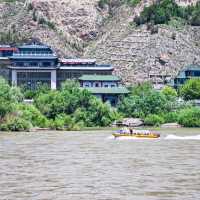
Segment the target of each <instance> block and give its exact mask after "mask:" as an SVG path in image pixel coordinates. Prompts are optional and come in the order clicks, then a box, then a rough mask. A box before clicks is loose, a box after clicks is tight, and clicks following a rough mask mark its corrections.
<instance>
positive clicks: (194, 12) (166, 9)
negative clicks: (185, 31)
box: [135, 0, 200, 26]
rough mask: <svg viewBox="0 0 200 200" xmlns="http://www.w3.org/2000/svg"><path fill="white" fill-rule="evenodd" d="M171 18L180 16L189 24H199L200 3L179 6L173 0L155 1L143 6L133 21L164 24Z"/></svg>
mask: <svg viewBox="0 0 200 200" xmlns="http://www.w3.org/2000/svg"><path fill="white" fill-rule="evenodd" d="M173 18H180V19H183V20H185V21H186V22H187V23H188V24H190V25H193V26H200V3H197V4H196V5H192V6H187V7H181V6H178V5H177V4H176V2H175V1H174V0H162V1H157V2H156V3H155V4H153V5H151V6H149V7H145V9H144V10H143V12H142V13H141V15H140V16H139V17H136V18H135V22H136V23H137V24H138V25H140V24H145V23H147V22H152V23H154V24H165V23H168V22H169V21H170V20H171V19H173Z"/></svg>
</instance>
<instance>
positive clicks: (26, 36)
mask: <svg viewBox="0 0 200 200" xmlns="http://www.w3.org/2000/svg"><path fill="white" fill-rule="evenodd" d="M98 2H99V0H59V1H56V0H27V1H23V0H21V1H16V2H12V3H6V2H3V1H0V28H1V29H0V39H1V42H2V43H3V42H6V40H9V41H13V42H16V41H17V42H23V41H27V40H31V39H37V40H40V41H41V42H44V43H47V44H49V45H51V46H52V47H53V48H54V49H55V50H56V51H57V52H58V53H59V54H60V55H61V56H65V57H92V58H96V59H97V60H98V62H104V63H112V64H113V65H114V67H115V73H116V74H117V75H120V76H121V77H122V78H123V81H124V83H126V84H132V83H135V82H142V81H144V80H148V79H149V77H151V79H152V80H153V79H157V78H158V77H156V76H157V75H160V74H163V75H172V76H174V75H175V74H176V73H177V72H178V70H180V69H181V68H182V67H184V66H185V65H187V64H191V63H200V56H199V55H200V48H199V46H200V40H199V39H200V28H199V27H192V26H183V25H181V24H178V25H177V24H175V25H174V24H173V23H172V25H159V26H157V27H153V28H152V27H149V26H147V25H143V26H139V27H136V26H135V25H134V23H133V18H134V17H135V16H136V15H139V14H140V12H141V11H142V10H143V9H144V7H145V6H149V5H151V4H152V3H153V2H155V0H141V1H140V3H138V4H137V5H136V6H135V7H133V6H129V5H127V4H124V3H121V1H120V0H113V1H112V4H105V5H103V6H101V7H100V6H99V4H98ZM196 2H197V1H196V0H193V1H191V0H190V1H187V0H177V3H178V4H180V5H182V6H186V5H189V4H191V3H196ZM154 81H158V82H159V81H161V80H154Z"/></svg>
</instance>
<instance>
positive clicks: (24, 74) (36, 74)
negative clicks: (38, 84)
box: [17, 72, 51, 80]
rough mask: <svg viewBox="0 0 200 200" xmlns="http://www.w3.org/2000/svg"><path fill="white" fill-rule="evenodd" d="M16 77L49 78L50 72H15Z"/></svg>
mask: <svg viewBox="0 0 200 200" xmlns="http://www.w3.org/2000/svg"><path fill="white" fill-rule="evenodd" d="M17 79H28V80H29V79H30V80H31V79H39V80H45V79H49V80H51V72H40V73H39V72H17Z"/></svg>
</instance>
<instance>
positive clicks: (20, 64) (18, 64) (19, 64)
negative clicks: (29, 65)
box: [16, 62, 24, 67]
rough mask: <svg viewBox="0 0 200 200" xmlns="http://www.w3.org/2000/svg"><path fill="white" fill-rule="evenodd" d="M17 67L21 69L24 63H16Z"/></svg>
mask: <svg viewBox="0 0 200 200" xmlns="http://www.w3.org/2000/svg"><path fill="white" fill-rule="evenodd" d="M16 65H17V66H20V67H23V66H24V63H23V62H18V63H16Z"/></svg>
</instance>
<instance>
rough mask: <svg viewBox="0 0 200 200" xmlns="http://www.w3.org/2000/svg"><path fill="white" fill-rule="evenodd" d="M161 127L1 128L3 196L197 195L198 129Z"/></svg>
mask: <svg viewBox="0 0 200 200" xmlns="http://www.w3.org/2000/svg"><path fill="white" fill-rule="evenodd" d="M158 132H161V136H162V137H161V139H156V140H141V139H140V140H132V139H130V140H115V139H113V138H112V137H110V135H111V133H112V132H111V131H95V132H94V131H90V132H68V133H67V132H37V133H36V132H35V133H28V134H27V133H16V134H15V133H0V199H1V200H68V199H69V200H129V199H130V200H199V199H200V155H199V154H200V129H177V130H176V129H168V130H160V131H158ZM180 136H181V137H180Z"/></svg>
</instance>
